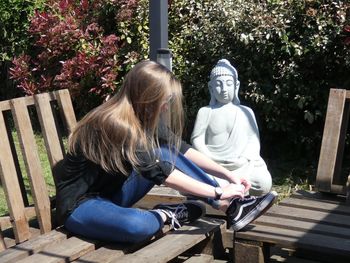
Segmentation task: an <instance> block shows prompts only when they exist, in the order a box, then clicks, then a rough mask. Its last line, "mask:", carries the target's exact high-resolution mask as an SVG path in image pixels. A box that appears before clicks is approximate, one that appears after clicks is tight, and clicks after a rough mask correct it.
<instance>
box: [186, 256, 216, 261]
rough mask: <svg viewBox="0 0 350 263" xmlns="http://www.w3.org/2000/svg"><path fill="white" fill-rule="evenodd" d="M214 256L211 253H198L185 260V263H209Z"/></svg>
mask: <svg viewBox="0 0 350 263" xmlns="http://www.w3.org/2000/svg"><path fill="white" fill-rule="evenodd" d="M213 260H214V258H213V256H212V255H206V254H199V255H193V256H192V257H190V258H189V259H187V260H186V261H184V262H185V263H210V262H213Z"/></svg>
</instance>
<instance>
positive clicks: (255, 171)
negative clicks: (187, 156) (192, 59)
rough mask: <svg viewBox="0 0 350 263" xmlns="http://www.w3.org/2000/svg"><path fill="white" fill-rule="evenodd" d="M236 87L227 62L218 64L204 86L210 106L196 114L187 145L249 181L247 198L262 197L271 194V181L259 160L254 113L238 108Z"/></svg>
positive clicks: (265, 167)
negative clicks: (207, 88) (189, 144)
mask: <svg viewBox="0 0 350 263" xmlns="http://www.w3.org/2000/svg"><path fill="white" fill-rule="evenodd" d="M239 86H240V82H239V80H238V73H237V70H236V69H235V68H234V67H233V66H232V65H231V64H230V62H229V61H228V60H226V59H221V60H219V61H218V63H217V64H216V66H215V67H214V68H213V69H212V71H211V74H210V81H209V83H208V87H209V91H210V96H211V99H210V103H209V105H208V106H205V107H202V108H200V109H199V111H198V114H197V118H196V122H195V125H194V129H193V132H192V135H191V142H192V145H193V147H194V148H195V149H197V150H198V151H200V152H202V153H203V154H205V155H207V156H208V157H210V158H211V159H212V160H214V161H216V162H217V163H219V164H221V165H222V166H224V167H226V168H227V169H228V170H230V171H233V173H235V174H237V175H241V176H244V177H245V178H246V179H247V180H249V181H250V183H251V184H252V187H251V189H250V192H249V194H250V195H262V194H265V193H267V192H269V191H270V190H271V187H272V179H271V175H270V173H269V171H268V169H267V166H266V163H265V161H264V160H263V159H262V157H261V156H260V138H259V129H258V125H257V122H256V119H255V115H254V112H253V110H252V109H251V108H249V107H247V106H243V105H241V104H240V100H239V97H238V91H239ZM215 179H216V178H215ZM225 183H228V182H225V181H224V180H222V179H220V180H219V184H221V185H224V184H225Z"/></svg>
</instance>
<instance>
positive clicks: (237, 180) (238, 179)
mask: <svg viewBox="0 0 350 263" xmlns="http://www.w3.org/2000/svg"><path fill="white" fill-rule="evenodd" d="M230 181H231V183H233V184H237V185H243V186H244V193H246V192H248V191H249V189H250V187H251V186H252V185H251V184H250V182H249V181H248V180H247V179H245V178H244V177H243V176H242V175H235V174H234V172H232V173H231V175H230Z"/></svg>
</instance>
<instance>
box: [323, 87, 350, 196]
mask: <svg viewBox="0 0 350 263" xmlns="http://www.w3.org/2000/svg"><path fill="white" fill-rule="evenodd" d="M349 118H350V90H344V89H331V90H330V92H329V99H328V106H327V114H326V121H325V126H324V130H323V137H322V146H321V152H320V158H319V163H318V168H317V177H316V189H317V190H318V191H320V192H328V193H335V194H346V191H347V188H346V182H347V175H345V176H344V174H342V173H341V168H342V163H343V153H344V147H345V139H346V132H347V127H348V123H349ZM349 178H350V177H349Z"/></svg>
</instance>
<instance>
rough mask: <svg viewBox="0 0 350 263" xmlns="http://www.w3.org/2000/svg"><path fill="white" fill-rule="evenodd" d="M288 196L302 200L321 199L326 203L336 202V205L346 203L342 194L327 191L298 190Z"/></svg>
mask: <svg viewBox="0 0 350 263" xmlns="http://www.w3.org/2000/svg"><path fill="white" fill-rule="evenodd" d="M290 197H292V198H298V199H303V200H315V201H321V202H323V203H327V204H336V205H344V204H346V202H345V201H346V200H345V197H344V196H340V195H334V194H329V193H321V192H314V191H305V190H298V191H295V192H294V193H292V195H291V196H290Z"/></svg>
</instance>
